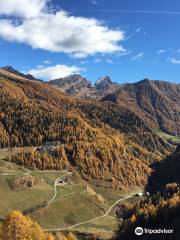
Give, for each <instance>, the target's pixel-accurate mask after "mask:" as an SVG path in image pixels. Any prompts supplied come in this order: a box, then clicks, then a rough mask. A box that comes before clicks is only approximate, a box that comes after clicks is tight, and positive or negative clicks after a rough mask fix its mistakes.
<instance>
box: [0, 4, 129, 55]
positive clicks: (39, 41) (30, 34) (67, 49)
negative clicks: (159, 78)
mask: <svg viewBox="0 0 180 240" xmlns="http://www.w3.org/2000/svg"><path fill="white" fill-rule="evenodd" d="M47 1H48V0H12V3H13V4H12V6H11V4H10V3H7V2H8V1H7V0H6V1H5V0H0V9H1V10H0V14H6V15H13V16H14V15H18V16H20V17H24V19H22V20H21V21H20V22H18V23H17V21H16V23H15V21H14V19H13V20H12V19H5V18H4V19H3V18H1V19H0V38H2V39H4V40H7V41H10V42H19V43H25V44H28V45H30V46H31V47H32V48H34V49H36V48H39V49H44V50H48V51H52V52H64V53H67V54H70V55H73V56H74V57H76V58H84V57H87V56H88V55H94V54H96V53H102V54H104V53H116V52H125V49H124V48H123V47H122V46H121V45H120V41H122V40H124V39H125V33H124V32H123V31H121V30H114V29H110V28H108V27H107V26H106V25H104V24H103V23H102V22H100V21H98V20H96V19H93V18H86V17H75V16H70V15H69V14H68V13H67V12H65V11H62V10H60V11H58V12H56V13H50V12H45V10H43V9H46V11H47V4H45V3H47ZM18 2H19V4H18ZM20 2H22V4H20ZM13 6H14V7H13ZM33 6H34V7H33Z"/></svg>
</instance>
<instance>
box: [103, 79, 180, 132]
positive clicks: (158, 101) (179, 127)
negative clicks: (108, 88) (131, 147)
mask: <svg viewBox="0 0 180 240" xmlns="http://www.w3.org/2000/svg"><path fill="white" fill-rule="evenodd" d="M102 101H110V102H113V103H116V104H118V105H121V106H126V107H127V108H129V109H130V110H131V111H134V112H136V114H137V115H139V116H140V117H141V118H142V119H143V120H144V121H145V122H146V123H147V124H148V125H149V126H150V128H159V129H161V130H162V131H164V132H167V133H170V134H172V135H177V136H179V135H180V85H179V84H173V83H169V82H165V81H158V80H148V79H144V80H142V81H139V82H137V83H132V84H126V85H124V86H121V88H119V89H118V90H117V91H115V92H114V93H112V94H109V95H107V96H105V97H104V98H103V99H102Z"/></svg>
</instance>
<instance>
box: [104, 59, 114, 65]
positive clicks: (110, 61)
mask: <svg viewBox="0 0 180 240" xmlns="http://www.w3.org/2000/svg"><path fill="white" fill-rule="evenodd" d="M106 61H107V63H109V64H113V63H114V62H113V60H112V59H110V58H108V59H107V60H106Z"/></svg>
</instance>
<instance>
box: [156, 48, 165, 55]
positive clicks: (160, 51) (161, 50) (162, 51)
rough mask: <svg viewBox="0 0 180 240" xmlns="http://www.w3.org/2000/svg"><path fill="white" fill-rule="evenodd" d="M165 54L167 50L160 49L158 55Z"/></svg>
mask: <svg viewBox="0 0 180 240" xmlns="http://www.w3.org/2000/svg"><path fill="white" fill-rule="evenodd" d="M165 52H166V49H160V50H159V51H158V52H157V53H158V54H161V53H165Z"/></svg>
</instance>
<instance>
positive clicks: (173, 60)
mask: <svg viewBox="0 0 180 240" xmlns="http://www.w3.org/2000/svg"><path fill="white" fill-rule="evenodd" d="M169 61H170V63H172V64H180V59H176V58H170V60H169Z"/></svg>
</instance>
